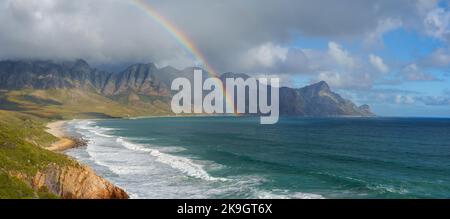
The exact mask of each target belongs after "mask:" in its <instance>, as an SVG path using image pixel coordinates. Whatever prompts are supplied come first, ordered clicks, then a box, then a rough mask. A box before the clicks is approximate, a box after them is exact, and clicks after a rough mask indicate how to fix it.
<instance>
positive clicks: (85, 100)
mask: <svg viewBox="0 0 450 219" xmlns="http://www.w3.org/2000/svg"><path fill="white" fill-rule="evenodd" d="M0 109H4V110H14V111H19V112H22V113H26V114H30V115H36V116H38V117H41V118H47V119H73V118H99V117H100V118H112V117H127V116H143V115H167V114H169V106H168V105H167V104H165V103H164V101H162V100H160V99H159V98H149V97H145V96H143V95H136V94H134V93H132V92H130V93H127V94H121V95H120V96H119V95H118V96H114V97H111V98H108V97H105V96H102V95H100V94H98V93H97V92H95V91H92V92H90V91H86V90H80V89H49V90H32V89H22V90H15V91H9V92H3V93H0Z"/></svg>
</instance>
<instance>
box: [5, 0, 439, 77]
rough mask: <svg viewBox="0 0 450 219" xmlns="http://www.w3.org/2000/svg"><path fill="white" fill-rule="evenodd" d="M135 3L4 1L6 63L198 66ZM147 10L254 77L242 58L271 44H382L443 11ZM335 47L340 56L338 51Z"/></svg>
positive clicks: (172, 5)
mask: <svg viewBox="0 0 450 219" xmlns="http://www.w3.org/2000/svg"><path fill="white" fill-rule="evenodd" d="M130 2H131V1H123V0H96V1H90V0H77V1H71V0H15V1H12V0H2V1H0V20H1V21H2V22H1V23H0V32H1V34H0V45H1V46H2V49H1V50H0V59H8V58H42V59H55V58H58V59H71V58H86V59H88V61H90V62H97V63H117V62H150V61H152V62H156V63H157V64H159V65H166V64H170V65H174V66H176V67H186V66H189V65H193V64H195V63H196V62H198V60H196V58H195V57H193V56H192V55H191V54H190V53H189V52H188V51H186V49H185V48H183V46H182V45H180V43H179V42H177V41H176V40H175V39H174V38H173V37H172V36H171V35H170V34H169V33H167V31H165V30H164V28H162V27H161V26H160V25H159V24H157V23H156V22H155V21H154V20H153V19H151V18H150V17H149V16H147V15H146V14H145V12H144V11H143V10H141V9H139V8H138V7H136V6H134V5H133V4H131V3H130ZM147 2H149V3H150V4H151V5H152V7H153V8H155V9H156V10H157V11H158V12H159V13H160V14H162V15H163V16H164V17H166V18H167V19H169V20H170V21H172V23H174V24H175V25H176V26H178V27H179V29H180V31H182V32H184V33H185V34H186V35H187V36H189V38H191V39H192V41H193V42H194V44H196V46H197V47H198V48H199V50H200V51H201V52H202V53H204V55H205V57H207V59H208V62H209V63H210V64H211V65H213V66H214V67H215V68H216V69H219V70H220V71H230V70H233V71H243V70H251V71H257V70H258V68H259V67H258V66H257V65H253V67H254V68H253V69H250V67H249V65H248V63H245V62H241V60H239V59H240V58H241V57H242V56H243V55H242V54H245V53H246V52H248V51H250V50H252V49H254V48H258V47H259V46H261V45H264V44H267V43H268V42H269V43H271V44H272V45H273V46H274V47H277V46H279V45H289V44H290V43H292V42H293V40H295V39H296V37H297V36H299V35H301V36H307V37H321V38H325V39H333V40H335V41H339V40H344V39H345V40H347V39H350V40H355V39H356V40H359V39H361V38H363V37H365V36H369V38H370V39H373V41H378V40H379V39H381V36H382V35H383V34H384V33H386V32H388V31H390V30H392V29H395V28H396V27H398V26H399V25H400V24H401V25H402V26H405V27H407V26H414V25H416V24H417V23H421V22H422V21H423V17H424V16H426V15H427V12H428V11H429V10H431V9H430V8H432V7H436V6H435V4H430V3H428V2H427V3H423V1H410V0H398V1H391V0H375V1H370V2H363V1H360V0H342V1H327V0H317V1H307V0H295V1H294V0H279V1H276V2H274V1H270V0H247V1H218V0H190V1H171V0H154V1H147ZM419 2H422V3H420V4H419ZM430 5H432V6H430ZM324 6H326V7H324ZM421 11H424V12H421ZM430 16H431V15H430ZM431 20H433V19H431ZM430 24H434V23H433V22H431V23H430ZM441 32H442V31H441ZM282 47H287V46H282ZM332 47H333V51H334V52H338V53H339V48H338V47H335V45H332ZM270 49H273V48H270ZM285 52H286V51H285V50H284V51H283V52H282V53H285ZM302 53H303V51H302V49H289V51H288V52H287V54H286V58H285V60H279V57H273V58H274V59H273V60H271V58H270V55H269V58H268V60H265V61H268V62H269V63H265V64H266V66H268V65H269V64H272V65H274V66H277V63H279V62H284V63H285V65H278V66H279V67H280V68H286V69H278V71H281V70H289V71H291V72H299V71H303V70H304V69H303V67H302V66H299V65H295V60H296V58H299V59H301V57H302V56H303V54H302ZM338 53H336V54H335V55H336V57H337V58H339V57H341V58H340V60H341V61H343V62H346V63H347V64H349V63H351V61H350V62H348V61H349V60H348V59H346V58H345V54H342V53H341V54H338ZM340 55H344V56H340ZM342 57H344V58H342ZM259 61H261V60H259ZM263 63H264V62H263ZM240 64H242V65H240ZM286 64H287V66H286ZM294 67H299V69H297V70H295V69H293V68H294Z"/></svg>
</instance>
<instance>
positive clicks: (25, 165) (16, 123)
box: [0, 110, 75, 198]
mask: <svg viewBox="0 0 450 219" xmlns="http://www.w3.org/2000/svg"><path fill="white" fill-rule="evenodd" d="M46 122H48V120H44V119H40V118H38V117H35V116H32V115H27V114H23V113H18V112H10V111H4V110H0V198H56V197H57V196H55V195H53V194H51V193H49V192H47V191H45V190H42V191H35V190H34V189H33V188H32V187H31V186H30V182H31V179H32V178H33V176H35V174H36V173H37V171H39V170H44V169H45V168H47V167H48V166H49V165H50V164H53V165H58V166H64V165H68V164H71V165H75V161H73V160H71V159H70V158H68V157H67V156H65V155H62V154H57V153H54V152H51V151H48V150H46V149H43V148H42V147H41V146H48V145H50V144H51V143H52V142H53V141H55V140H56V138H55V137H54V136H52V135H50V134H48V133H47V132H45V129H44V127H45V123H46Z"/></svg>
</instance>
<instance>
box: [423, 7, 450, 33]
mask: <svg viewBox="0 0 450 219" xmlns="http://www.w3.org/2000/svg"><path fill="white" fill-rule="evenodd" d="M424 24H425V28H426V29H425V30H426V33H427V34H428V35H430V36H433V37H436V38H438V39H441V40H450V11H448V10H445V9H443V8H435V9H433V10H431V11H430V12H429V13H428V14H427V16H426V17H425V20H424Z"/></svg>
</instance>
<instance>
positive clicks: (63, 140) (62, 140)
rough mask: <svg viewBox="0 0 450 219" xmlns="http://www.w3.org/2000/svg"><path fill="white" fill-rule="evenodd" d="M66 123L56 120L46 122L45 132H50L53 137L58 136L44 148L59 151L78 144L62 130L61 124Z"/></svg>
mask: <svg viewBox="0 0 450 219" xmlns="http://www.w3.org/2000/svg"><path fill="white" fill-rule="evenodd" d="M65 123H66V121H56V122H51V123H48V124H47V132H48V133H50V134H52V135H53V136H55V137H58V138H59V140H58V141H57V142H55V143H53V144H52V145H50V147H46V149H48V150H50V151H56V152H61V151H64V150H67V149H70V148H73V147H76V146H77V145H78V143H77V141H76V140H75V139H73V138H72V137H70V136H68V135H67V134H66V133H65V132H64V130H63V126H64V124H65Z"/></svg>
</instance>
